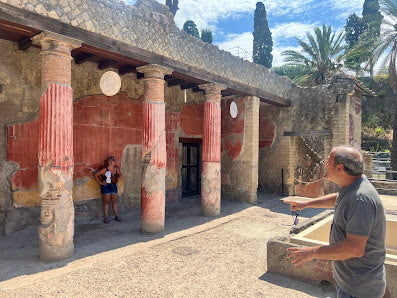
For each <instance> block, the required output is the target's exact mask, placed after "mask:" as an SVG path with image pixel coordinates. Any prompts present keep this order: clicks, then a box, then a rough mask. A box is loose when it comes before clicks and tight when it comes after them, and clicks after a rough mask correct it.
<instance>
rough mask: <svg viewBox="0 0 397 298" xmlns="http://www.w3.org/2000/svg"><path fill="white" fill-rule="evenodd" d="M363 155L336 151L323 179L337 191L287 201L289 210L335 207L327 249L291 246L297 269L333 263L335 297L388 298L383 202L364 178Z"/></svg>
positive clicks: (341, 149)
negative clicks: (318, 262)
mask: <svg viewBox="0 0 397 298" xmlns="http://www.w3.org/2000/svg"><path fill="white" fill-rule="evenodd" d="M363 169H364V163H363V157H362V155H361V153H360V152H359V151H357V150H356V149H354V148H352V147H348V146H339V147H336V148H334V149H333V150H332V151H331V153H330V155H329V158H328V161H327V162H326V170H327V179H328V180H330V181H332V182H335V183H336V184H337V185H338V186H339V187H340V190H339V192H338V193H333V194H328V195H325V196H323V197H320V198H316V199H312V200H308V201H307V202H293V201H287V200H285V202H286V203H289V204H290V205H291V210H292V211H297V210H302V209H305V208H308V207H314V208H316V207H317V208H332V207H335V214H334V219H333V222H332V226H331V232H330V237H329V243H330V244H329V245H326V246H317V247H290V248H288V249H287V251H288V252H289V254H288V258H290V259H291V262H292V263H293V264H295V266H300V265H302V264H303V263H305V262H308V261H311V260H313V259H328V260H332V268H333V274H334V279H335V282H336V289H337V294H338V297H383V296H386V292H388V289H387V291H386V274H385V268H384V261H385V255H386V247H385V233H386V220H385V214H384V210H383V205H382V201H381V200H380V198H379V195H378V193H377V191H376V190H375V188H374V187H373V186H372V184H371V183H370V182H369V181H368V179H367V177H366V176H365V175H363V174H362V173H363Z"/></svg>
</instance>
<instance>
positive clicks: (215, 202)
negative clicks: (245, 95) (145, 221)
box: [199, 83, 226, 216]
mask: <svg viewBox="0 0 397 298" xmlns="http://www.w3.org/2000/svg"><path fill="white" fill-rule="evenodd" d="M199 87H200V88H201V89H203V90H205V105H204V128H203V148H202V169H201V212H202V214H203V215H206V216H217V215H219V214H220V211H221V106H220V101H221V98H222V94H221V91H222V90H224V89H226V86H224V85H220V84H215V83H209V84H204V85H200V86H199Z"/></svg>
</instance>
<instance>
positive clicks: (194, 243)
mask: <svg viewBox="0 0 397 298" xmlns="http://www.w3.org/2000/svg"><path fill="white" fill-rule="evenodd" d="M321 211H322V210H318V211H307V212H306V210H305V211H304V212H302V216H306V217H311V216H313V215H315V214H317V213H319V212H321ZM124 218H125V221H124V222H123V223H121V224H118V223H116V222H112V223H111V224H110V225H106V226H105V225H104V224H102V223H101V222H99V221H98V222H95V223H90V224H85V225H81V226H78V227H77V228H76V234H75V245H76V251H75V255H74V256H73V257H72V258H70V259H68V260H65V261H61V262H57V263H50V264H48V263H43V262H40V261H39V259H38V240H37V239H36V236H35V234H36V233H35V231H34V230H26V231H22V232H18V233H16V234H14V235H12V236H9V237H3V238H1V239H0V252H1V255H0V277H1V280H2V281H1V282H0V297H54V296H55V297H97V296H106V297H107V296H123V297H231V296H236V297H334V292H333V291H332V290H331V291H330V290H329V289H323V288H321V287H320V286H316V285H315V286H313V285H309V284H305V283H302V282H298V281H294V280H290V279H288V278H284V277H281V276H277V275H274V274H271V273H267V272H266V242H267V240H268V239H269V238H271V237H275V236H282V235H287V234H288V232H289V229H290V228H291V225H292V222H293V217H292V216H291V214H290V212H289V211H288V207H286V206H285V205H284V204H283V203H282V202H280V201H279V198H276V197H269V196H265V195H263V194H262V195H261V196H260V200H259V203H258V204H257V205H256V206H252V205H249V204H243V203H236V202H229V201H224V202H223V204H222V214H221V216H220V217H218V218H215V219H214V218H208V217H203V216H201V215H200V204H199V199H197V198H191V199H189V200H184V201H182V202H180V203H176V204H170V205H169V206H168V207H167V217H166V231H165V232H164V233H163V234H162V235H158V236H145V235H142V234H141V233H140V232H139V214H138V213H137V212H135V213H133V214H126V215H124ZM301 220H303V219H301Z"/></svg>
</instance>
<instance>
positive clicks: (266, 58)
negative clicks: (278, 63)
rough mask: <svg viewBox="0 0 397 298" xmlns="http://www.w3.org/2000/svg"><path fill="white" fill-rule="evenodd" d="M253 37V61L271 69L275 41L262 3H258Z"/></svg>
mask: <svg viewBox="0 0 397 298" xmlns="http://www.w3.org/2000/svg"><path fill="white" fill-rule="evenodd" d="M253 35H254V44H253V61H254V62H255V63H257V64H261V65H263V66H264V67H266V68H271V67H272V62H273V55H272V54H271V53H272V50H273V40H272V34H271V33H270V30H269V24H268V22H267V18H266V8H265V5H264V4H263V3H262V2H257V3H256V9H255V15H254V32H253Z"/></svg>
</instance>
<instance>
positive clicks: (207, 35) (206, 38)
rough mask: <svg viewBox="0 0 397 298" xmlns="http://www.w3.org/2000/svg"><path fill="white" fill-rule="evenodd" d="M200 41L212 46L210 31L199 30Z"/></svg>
mask: <svg viewBox="0 0 397 298" xmlns="http://www.w3.org/2000/svg"><path fill="white" fill-rule="evenodd" d="M201 40H202V41H204V42H208V43H209V44H212V41H213V37H212V31H211V30H210V29H203V30H201Z"/></svg>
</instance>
